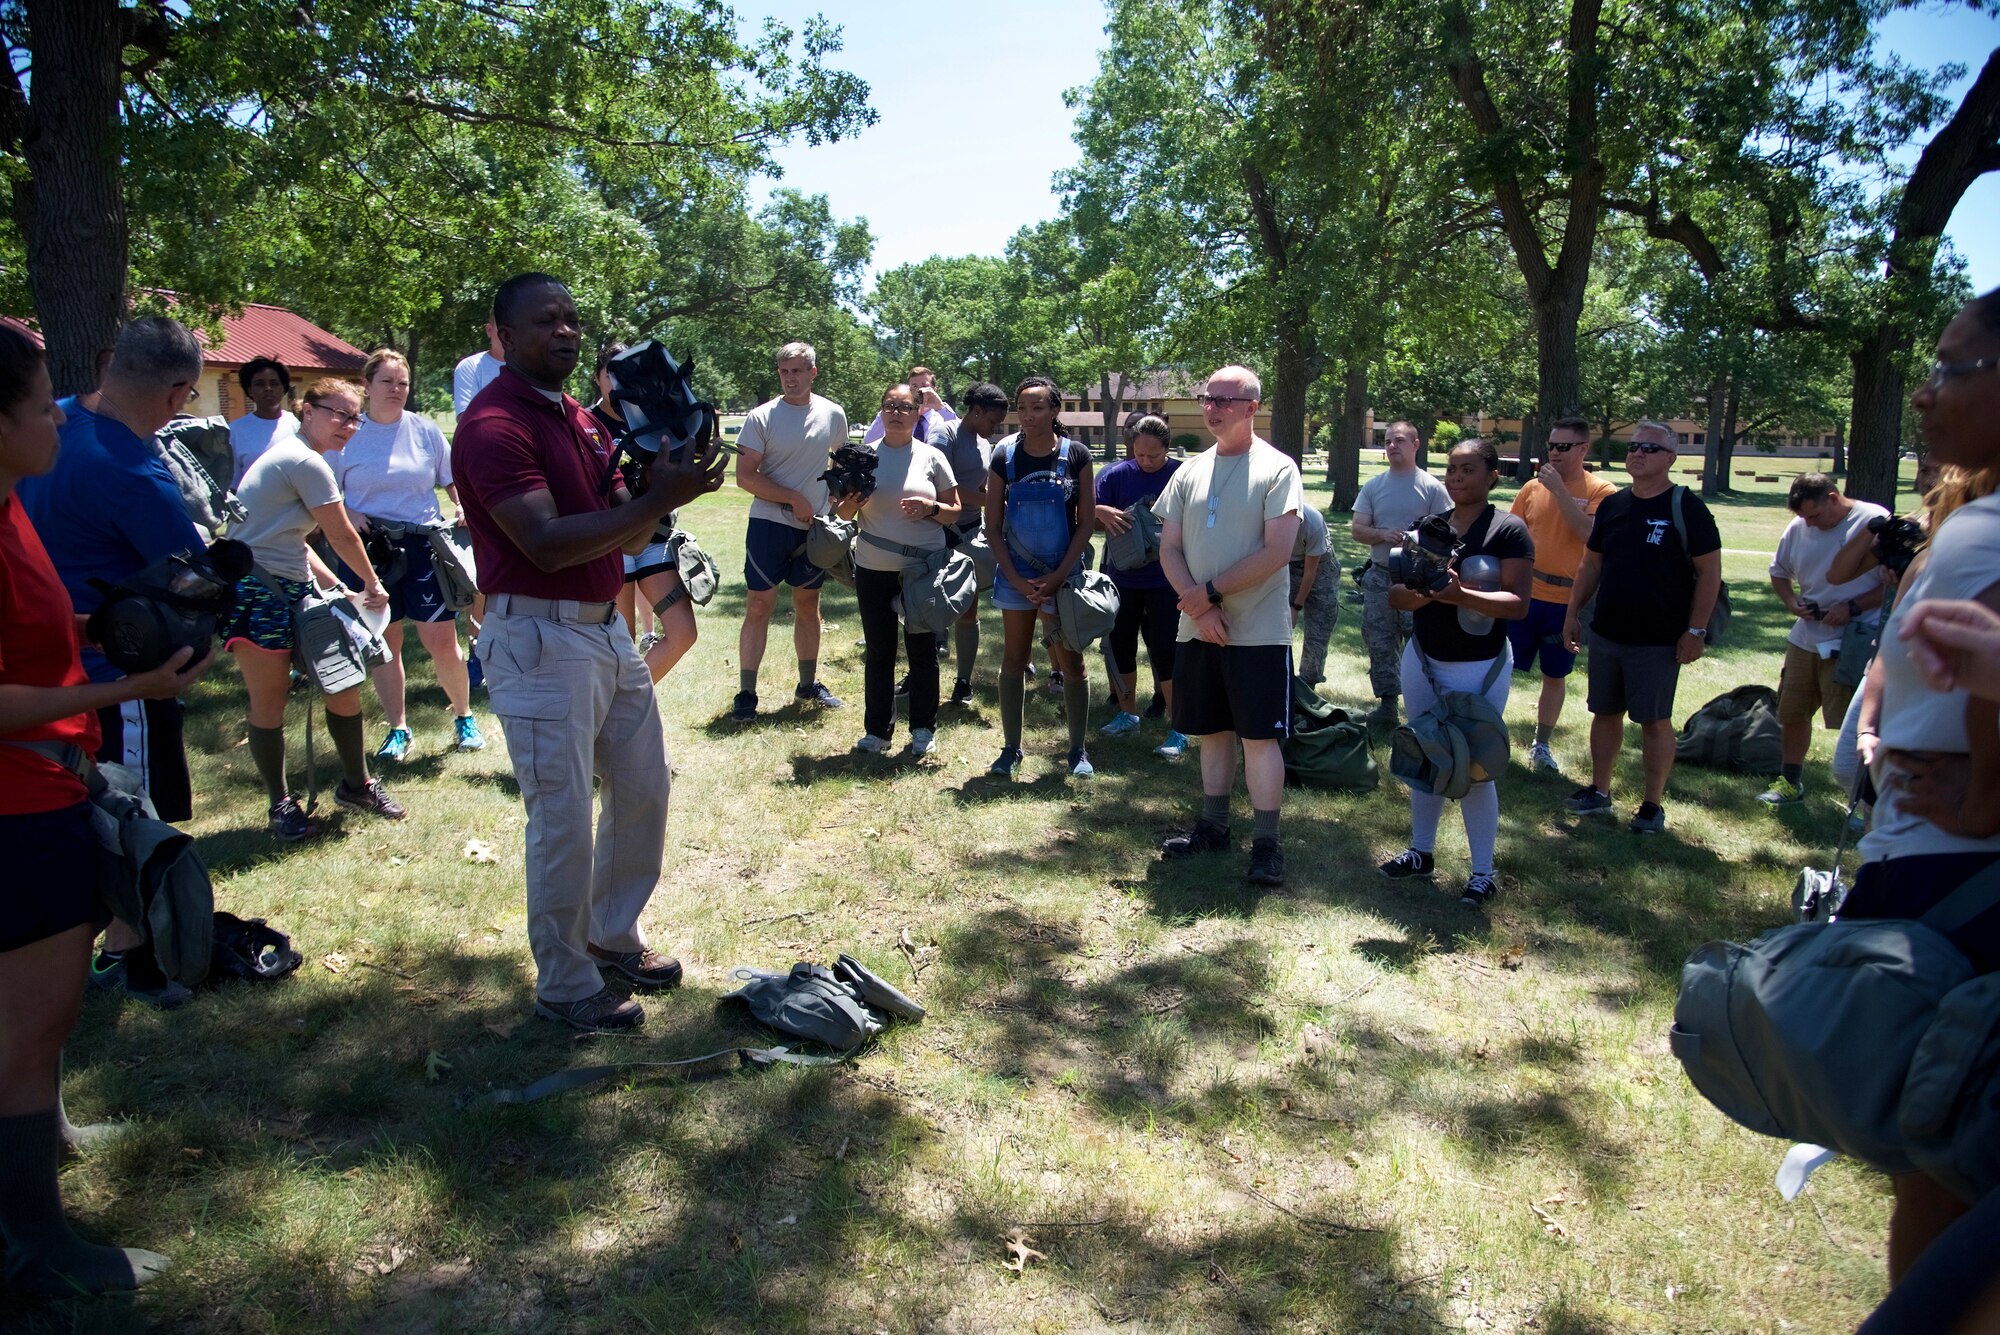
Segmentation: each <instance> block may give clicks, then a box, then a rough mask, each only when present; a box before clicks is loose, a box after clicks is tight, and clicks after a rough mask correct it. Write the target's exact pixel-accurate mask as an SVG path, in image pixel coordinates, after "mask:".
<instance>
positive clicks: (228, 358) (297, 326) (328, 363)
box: [0, 302, 368, 419]
mask: <svg viewBox="0 0 2000 1335" xmlns="http://www.w3.org/2000/svg"><path fill="white" fill-rule="evenodd" d="M0 322H4V323H6V324H8V325H11V326H13V327H14V328H16V329H19V330H21V331H22V332H23V333H25V334H27V335H28V337H30V338H32V339H34V340H35V342H36V343H37V344H39V343H40V342H41V341H42V336H41V334H40V333H39V332H37V331H36V329H35V327H34V326H33V325H32V324H29V323H28V322H26V321H23V320H17V319H15V318H14V317H12V316H0ZM221 334H222V336H221V339H220V341H218V342H215V343H213V344H212V345H211V344H210V342H209V338H208V336H207V335H205V334H203V333H202V332H201V331H200V330H199V329H197V330H196V331H195V337H197V338H199V339H201V340H202V344H203V346H204V349H205V351H204V352H203V355H202V372H201V384H200V386H199V388H198V389H197V391H196V393H195V397H194V401H193V402H192V403H190V404H188V406H187V411H188V412H190V413H193V414H195V415H196V416H200V417H207V416H209V415H211V414H220V415H221V416H223V417H227V418H231V419H234V418H237V417H241V416H242V415H243V414H244V413H246V412H248V411H249V410H250V403H249V400H248V399H247V398H246V397H245V396H244V393H243V388H242V386H240V385H239V384H237V382H236V373H237V372H238V371H239V370H241V369H242V368H243V365H244V363H246V362H251V361H255V360H256V359H257V358H259V357H269V358H271V359H272V360H273V361H275V362H277V363H279V364H280V365H282V366H283V367H284V368H285V369H286V370H287V371H289V372H291V375H292V387H293V389H294V390H295V391H296V390H299V389H303V388H304V387H305V384H306V382H307V381H309V380H315V379H317V378H319V377H320V376H323V375H331V376H342V377H345V378H348V379H352V380H359V379H360V378H361V367H362V364H363V363H364V362H366V361H367V360H368V354H367V353H365V352H363V351H362V350H361V349H359V348H357V347H355V346H354V345H353V344H352V343H349V342H347V341H346V340H344V339H341V338H339V337H337V336H335V335H333V334H330V333H328V332H327V331H326V330H324V329H321V328H320V327H319V326H318V325H316V324H314V323H313V322H312V321H310V320H308V319H306V318H305V317H304V316H302V315H299V314H298V313H297V312H295V311H289V310H286V309H285V308H284V307H283V306H269V305H265V304H263V303H261V302H251V303H250V304H249V305H247V306H245V307H244V308H243V313H242V314H241V315H225V316H223V317H222V331H221Z"/></svg>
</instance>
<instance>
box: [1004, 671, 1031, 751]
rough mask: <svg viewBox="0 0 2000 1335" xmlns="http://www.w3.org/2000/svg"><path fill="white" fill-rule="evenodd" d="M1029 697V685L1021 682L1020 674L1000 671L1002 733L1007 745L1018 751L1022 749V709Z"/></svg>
mask: <svg viewBox="0 0 2000 1335" xmlns="http://www.w3.org/2000/svg"><path fill="white" fill-rule="evenodd" d="M1027 696H1028V685H1027V683H1026V682H1024V681H1022V680H1021V674H1020V673H1018V672H1009V671H1007V670H1006V669H1005V668H1002V669H1001V670H1000V732H1001V734H1002V735H1003V736H1004V737H1006V739H1007V745H1008V746H1010V747H1012V748H1014V749H1015V750H1016V751H1018V750H1020V749H1021V709H1022V705H1023V702H1024V701H1025V700H1026V699H1027Z"/></svg>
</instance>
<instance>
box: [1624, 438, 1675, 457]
mask: <svg viewBox="0 0 2000 1335" xmlns="http://www.w3.org/2000/svg"><path fill="white" fill-rule="evenodd" d="M1628 448H1629V450H1630V452H1631V453H1633V454H1672V453H1674V447H1673V446H1671V445H1655V444H1653V443H1652V442H1651V441H1636V440H1635V441H1633V442H1632V444H1631V445H1630V446H1629V447H1628Z"/></svg>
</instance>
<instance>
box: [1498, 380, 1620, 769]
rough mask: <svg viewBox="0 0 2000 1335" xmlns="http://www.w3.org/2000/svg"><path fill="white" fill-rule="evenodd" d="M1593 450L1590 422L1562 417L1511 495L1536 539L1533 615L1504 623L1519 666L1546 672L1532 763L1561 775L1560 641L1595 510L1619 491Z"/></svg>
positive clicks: (1567, 664) (1566, 666) (1565, 690)
mask: <svg viewBox="0 0 2000 1335" xmlns="http://www.w3.org/2000/svg"><path fill="white" fill-rule="evenodd" d="M1589 448H1590V424H1589V423H1588V422H1585V421H1584V420H1583V419H1582V418H1581V417H1558V418H1557V419H1556V420H1555V423H1554V424H1553V425H1552V426H1550V427H1549V445H1548V457H1547V458H1546V459H1544V460H1543V461H1542V466H1541V469H1540V470H1539V471H1538V472H1537V473H1536V474H1535V476H1534V477H1532V478H1530V479H1529V480H1528V481H1527V482H1526V483H1525V484H1523V485H1522V487H1521V490H1520V491H1519V492H1518V493H1517V494H1516V495H1515V497H1514V506H1513V512H1514V514H1515V515H1516V516H1518V517H1519V518H1520V520H1521V522H1522V523H1524V524H1526V525H1527V526H1528V536H1529V537H1531V538H1533V539H1534V540H1535V582H1534V588H1533V590H1532V591H1531V593H1530V596H1529V599H1528V615H1526V616H1525V617H1522V618H1521V619H1520V620H1519V621H1510V622H1508V623H1507V638H1508V639H1509V640H1511V641H1512V642H1513V646H1514V670H1515V671H1516V672H1526V671H1527V670H1528V669H1529V668H1530V667H1533V666H1536V665H1537V664H1539V666H1540V667H1541V669H1542V698H1541V700H1540V701H1539V702H1538V703H1537V705H1536V709H1535V745H1534V748H1533V749H1532V750H1530V751H1529V752H1528V768H1530V769H1535V770H1541V771H1543V772H1545V773H1548V774H1559V773H1561V766H1559V765H1557V764H1556V758H1555V753H1554V752H1552V751H1550V750H1549V739H1550V738H1551V737H1552V736H1554V735H1555V730H1556V723H1557V721H1558V720H1560V719H1561V718H1562V711H1563V701H1564V700H1566V699H1567V698H1568V697H1569V674H1570V670H1571V669H1572V668H1574V667H1575V666H1576V655H1575V654H1573V653H1571V652H1570V651H1569V647H1568V646H1567V645H1565V644H1564V643H1563V619H1564V618H1565V617H1567V616H1568V615H1569V601H1570V592H1571V589H1572V587H1573V586H1574V585H1575V583H1576V572H1577V569H1578V568H1579V567H1580V566H1582V564H1583V552H1584V544H1585V543H1586V542H1588V541H1589V540H1590V526H1591V523H1592V519H1593V516H1595V515H1596V514H1597V507H1598V506H1599V505H1601V504H1603V502H1604V498H1605V497H1606V496H1612V495H1616V494H1617V491H1618V488H1617V487H1616V486H1614V485H1613V484H1612V483H1611V482H1610V481H1609V480H1607V479H1605V478H1602V477H1599V476H1598V475H1597V474H1595V473H1593V472H1591V471H1590V470H1589V469H1587V468H1585V467H1584V466H1583V456H1584V454H1585V453H1586V452H1588V450H1589Z"/></svg>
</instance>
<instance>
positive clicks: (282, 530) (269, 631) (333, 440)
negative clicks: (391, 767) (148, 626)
mask: <svg viewBox="0 0 2000 1335" xmlns="http://www.w3.org/2000/svg"><path fill="white" fill-rule="evenodd" d="M360 424H361V396H360V394H359V393H358V392H357V391H356V390H355V388H354V386H353V385H352V384H350V383H348V382H347V381H345V380H332V379H326V380H318V381H315V382H313V384H312V385H311V386H310V387H309V388H308V389H307V390H306V392H305V403H304V406H303V407H301V408H300V409H299V430H298V434H297V435H296V436H290V437H287V438H285V439H283V440H280V441H277V442H275V443H274V444H273V445H272V446H271V447H270V448H269V449H268V450H266V451H264V453H263V454H261V455H259V456H258V458H257V460H256V462H254V463H252V464H251V465H250V469H249V471H248V472H246V473H245V474H244V475H243V485H242V486H241V487H239V488H238V489H237V498H238V499H239V500H241V501H242V502H243V509H244V510H245V511H246V517H245V519H244V521H243V522H242V523H241V524H239V525H237V526H236V528H235V530H234V531H233V532H232V533H231V534H230V536H231V537H233V538H235V539H237V540H238V541H239V542H243V543H245V544H247V545H248V546H249V548H250V552H251V555H252V556H253V557H254V558H255V559H256V562H257V573H256V574H254V575H251V576H250V577H248V578H246V579H245V580H243V581H242V582H241V583H240V584H238V585H237V587H236V619H235V620H234V621H233V622H232V623H231V624H230V627H229V630H228V632H227V633H226V634H225V635H224V636H223V646H224V647H225V648H227V649H228V650H229V652H230V653H232V654H234V655H235V656H236V663H237V666H239V667H240V668H242V670H243V684H244V686H245V687H246V688H247V689H248V691H249V693H250V758H251V759H252V760H253V761H254V762H255V763H256V766H257V773H258V775H259V776H260V777H261V778H262V779H263V780H264V789H265V792H266V794H267V795H268V796H269V798H270V829H271V833H273V834H275V835H277V836H278V838H280V839H282V840H284V841H286V842H287V843H296V842H298V841H299V840H301V839H310V838H312V837H313V836H314V835H316V834H318V833H319V832H320V827H319V823H318V822H317V821H315V820H313V819H312V818H311V816H309V815H308V814H307V813H306V812H305V811H304V810H303V809H301V807H300V806H299V802H298V799H297V798H296V797H294V796H293V795H292V792H291V788H290V785H289V784H288V782H287V781H286V777H285V698H286V697H287V696H288V695H289V694H290V693H291V684H292V648H293V641H292V606H293V604H294V603H296V602H297V601H298V600H299V598H300V597H301V596H302V595H303V594H304V593H305V592H306V590H307V587H308V582H309V581H310V582H314V583H317V584H318V585H319V586H320V587H321V588H323V589H338V588H340V587H341V586H340V581H339V580H338V579H336V578H335V577H334V574H333V572H332V571H331V570H329V569H327V567H326V563H325V562H323V561H321V560H320V559H319V557H318V556H317V555H316V554H314V552H313V550H312V549H311V548H310V547H308V546H306V538H307V537H308V536H310V535H311V533H312V532H313V530H314V529H319V530H321V531H322V532H324V533H325V534H326V540H327V541H328V542H329V543H331V544H332V546H333V550H334V551H335V552H336V553H338V554H339V556H340V558H341V560H343V561H345V562H346V563H347V566H348V569H350V570H353V571H355V572H356V573H357V574H359V575H360V577H361V582H362V586H361V593H360V595H359V599H360V602H361V605H362V606H363V607H364V608H367V609H368V610H369V611H387V610H388V607H389V594H388V592H387V590H385V589H384V588H383V587H382V581H381V580H380V579H378V578H377V577H376V575H375V568H374V567H373V566H371V565H370V564H369V563H368V553H367V551H366V549H364V548H363V547H362V545H361V536H360V535H359V534H358V533H356V532H355V531H354V525H353V524H352V523H351V522H350V521H349V520H348V517H347V511H346V509H345V508H344V507H343V506H342V505H341V503H340V484H339V483H338V482H336V481H335V480H334V476H333V469H332V468H331V467H330V466H329V465H328V464H327V462H326V460H325V459H324V458H323V457H322V456H323V455H327V454H331V453H332V452H334V451H336V450H338V449H340V448H341V447H342V446H344V445H345V444H347V442H348V441H349V440H350V439H351V438H352V437H353V435H354V432H355V429H356V428H357V427H359V426H360ZM326 730H327V733H328V734H329V735H330V736H331V737H332V738H333V744H334V749H335V750H336V751H338V752H339V754H340V769H341V781H340V783H339V785H338V786H337V787H336V788H335V789H334V791H333V797H334V800H335V801H336V802H338V803H339V804H340V805H341V806H344V807H351V808H353V809H354V810H356V811H365V812H368V813H369V814H371V815H376V816H383V817H387V818H388V819H390V820H401V819H403V817H404V816H406V815H408V814H409V813H408V812H406V811H404V810H403V808H402V807H401V806H399V805H398V804H397V803H395V802H394V801H392V800H391V799H390V797H389V795H388V794H387V793H385V792H383V791H382V785H381V784H380V783H379V782H377V781H376V780H374V779H372V778H370V777H369V775H368V757H367V751H366V746H365V743H364V742H363V740H362V735H361V692H360V691H359V690H358V689H354V688H350V689H348V690H345V691H341V692H339V693H337V694H334V695H329V696H327V697H326Z"/></svg>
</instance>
